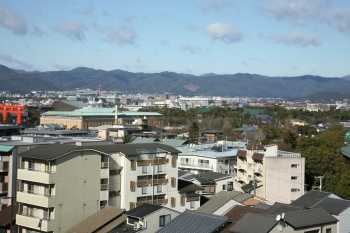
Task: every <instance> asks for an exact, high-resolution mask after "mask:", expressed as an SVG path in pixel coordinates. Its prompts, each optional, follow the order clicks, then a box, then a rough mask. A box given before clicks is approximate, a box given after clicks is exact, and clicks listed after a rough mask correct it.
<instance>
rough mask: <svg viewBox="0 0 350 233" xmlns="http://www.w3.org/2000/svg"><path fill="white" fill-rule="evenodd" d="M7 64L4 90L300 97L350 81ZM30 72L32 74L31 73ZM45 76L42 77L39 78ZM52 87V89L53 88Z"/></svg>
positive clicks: (344, 87) (0, 73)
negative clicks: (16, 67) (23, 68)
mask: <svg viewBox="0 0 350 233" xmlns="http://www.w3.org/2000/svg"><path fill="white" fill-rule="evenodd" d="M6 68H7V67H5V66H1V67H0V82H1V83H4V82H3V80H4V79H5V78H6V76H9V75H13V76H12V77H13V78H12V79H13V81H11V80H12V79H10V80H5V81H6V83H4V85H1V86H2V87H1V90H15V89H14V87H16V85H15V84H14V83H18V80H17V81H16V80H15V79H19V78H20V77H22V78H23V79H22V81H26V79H27V80H28V81H26V82H25V83H26V84H28V85H23V87H22V89H23V90H24V89H25V90H28V91H31V90H73V89H75V88H90V89H97V88H98V87H99V86H100V85H101V89H102V90H119V91H122V92H124V91H128V92H133V93H138V92H140V93H164V92H169V93H173V94H176V95H185V96H186V95H188V96H193V95H207V96H227V97H234V96H242V97H243V96H245V97H281V98H297V97H301V96H305V95H309V94H312V93H315V92H338V93H348V92H349V90H350V81H347V80H346V79H345V78H344V79H343V78H325V77H320V76H312V75H304V76H298V77H268V76H263V75H258V74H246V73H237V74H223V75H219V74H205V75H201V76H195V75H188V74H179V73H174V72H167V71H166V72H161V73H131V72H127V71H123V70H111V71H104V70H95V69H91V68H86V67H79V68H76V69H73V70H70V71H48V72H27V73H26V72H23V71H20V73H19V72H15V71H13V70H12V71H13V72H14V73H12V74H11V73H9V71H8V70H9V69H6ZM28 75H29V76H28ZM33 78H39V79H35V84H36V86H37V87H38V88H37V89H35V88H34V89H32V88H33V85H30V83H31V82H34V81H30V80H31V79H33ZM40 80H42V81H40ZM50 88H51V89H50Z"/></svg>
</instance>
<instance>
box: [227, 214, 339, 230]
mask: <svg viewBox="0 0 350 233" xmlns="http://www.w3.org/2000/svg"><path fill="white" fill-rule="evenodd" d="M337 222H338V220H337V219H336V218H335V217H333V216H332V215H331V214H329V213H328V212H327V211H325V210H324V209H322V208H317V209H308V210H300V211H294V212H288V213H285V214H282V213H281V214H279V215H276V214H275V215H264V214H254V213H247V214H245V215H244V216H243V217H242V218H241V219H240V220H239V221H238V222H236V224H234V225H233V226H232V227H231V229H230V230H229V232H233V233H252V232H254V233H278V232H282V231H283V232H286V233H292V232H300V233H316V232H326V233H331V232H336V231H337Z"/></svg>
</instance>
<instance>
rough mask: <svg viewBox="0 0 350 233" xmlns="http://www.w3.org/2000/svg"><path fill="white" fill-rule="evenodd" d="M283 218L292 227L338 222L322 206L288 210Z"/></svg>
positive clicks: (298, 227)
mask: <svg viewBox="0 0 350 233" xmlns="http://www.w3.org/2000/svg"><path fill="white" fill-rule="evenodd" d="M284 219H285V221H286V223H287V224H288V225H290V226H292V227H293V228H294V229H300V228H305V227H311V226H321V225H326V224H332V223H336V222H338V219H336V218H335V217H333V215H331V214H330V213H328V212H327V211H326V210H324V209H322V208H316V209H307V210H300V211H294V212H288V213H286V214H285V217H284Z"/></svg>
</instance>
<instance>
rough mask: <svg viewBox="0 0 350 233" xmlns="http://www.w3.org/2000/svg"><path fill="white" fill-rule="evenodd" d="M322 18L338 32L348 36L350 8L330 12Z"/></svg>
mask: <svg viewBox="0 0 350 233" xmlns="http://www.w3.org/2000/svg"><path fill="white" fill-rule="evenodd" d="M324 18H325V19H326V20H327V21H328V22H329V23H330V24H331V25H333V26H335V27H336V28H337V29H338V31H340V32H341V33H344V34H345V35H348V36H350V8H343V9H334V10H331V11H330V12H328V13H326V14H324Z"/></svg>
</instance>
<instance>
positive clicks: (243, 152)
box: [236, 150, 247, 158]
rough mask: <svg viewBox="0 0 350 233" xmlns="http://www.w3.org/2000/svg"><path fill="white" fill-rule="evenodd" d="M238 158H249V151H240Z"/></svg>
mask: <svg viewBox="0 0 350 233" xmlns="http://www.w3.org/2000/svg"><path fill="white" fill-rule="evenodd" d="M236 156H238V157H243V158H245V157H247V151H246V150H238V151H237V154H236Z"/></svg>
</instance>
